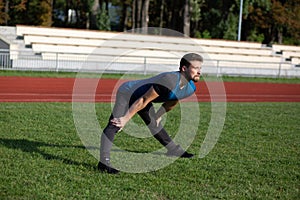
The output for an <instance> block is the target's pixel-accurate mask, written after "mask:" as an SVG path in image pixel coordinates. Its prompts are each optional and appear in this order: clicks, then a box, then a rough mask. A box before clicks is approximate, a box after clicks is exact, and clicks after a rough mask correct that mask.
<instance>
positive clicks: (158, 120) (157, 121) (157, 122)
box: [156, 117, 161, 127]
mask: <svg viewBox="0 0 300 200" xmlns="http://www.w3.org/2000/svg"><path fill="white" fill-rule="evenodd" d="M160 122H161V117H159V118H157V119H156V126H157V127H158V125H159V123H160Z"/></svg>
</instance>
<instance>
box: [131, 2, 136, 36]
mask: <svg viewBox="0 0 300 200" xmlns="http://www.w3.org/2000/svg"><path fill="white" fill-rule="evenodd" d="M135 10H136V0H133V1H132V16H131V20H132V21H131V24H132V26H131V31H132V32H134V29H135V17H136V16H135Z"/></svg>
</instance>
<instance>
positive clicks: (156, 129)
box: [138, 104, 194, 158]
mask: <svg viewBox="0 0 300 200" xmlns="http://www.w3.org/2000/svg"><path fill="white" fill-rule="evenodd" d="M138 114H139V115H140V116H141V118H142V119H143V121H144V122H145V124H146V125H147V126H148V128H149V130H150V131H151V133H152V134H153V136H154V137H155V138H156V139H157V140H158V141H159V142H160V143H161V144H162V145H163V146H165V147H166V149H167V150H168V152H167V156H177V157H184V158H191V157H193V156H194V155H193V154H190V153H187V152H186V151H185V150H183V149H182V148H181V146H180V145H176V144H175V143H174V141H173V140H172V138H171V137H170V136H169V134H168V133H167V131H166V130H165V129H164V128H163V126H162V125H161V123H160V122H159V123H158V124H157V122H156V119H155V110H154V107H153V105H152V104H150V105H148V106H147V107H146V108H144V109H143V110H141V111H140V112H139V113H138Z"/></svg>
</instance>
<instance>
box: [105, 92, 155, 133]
mask: <svg viewBox="0 0 300 200" xmlns="http://www.w3.org/2000/svg"><path fill="white" fill-rule="evenodd" d="M158 96H159V95H158V94H157V92H156V91H155V90H154V88H153V87H151V88H150V89H149V90H148V91H147V92H146V93H145V94H144V95H143V96H142V97H140V98H138V99H137V100H136V101H135V102H134V103H133V104H132V105H131V106H130V108H129V110H128V111H127V113H126V114H125V115H124V116H123V117H120V118H113V119H112V120H111V122H112V124H113V125H115V126H117V127H120V128H123V127H124V126H125V124H126V123H127V122H128V121H129V120H130V119H131V118H132V117H133V116H134V115H135V114H136V113H137V112H138V111H140V110H142V109H143V108H145V107H146V106H147V104H148V103H150V102H151V101H152V100H154V99H155V98H157V97H158Z"/></svg>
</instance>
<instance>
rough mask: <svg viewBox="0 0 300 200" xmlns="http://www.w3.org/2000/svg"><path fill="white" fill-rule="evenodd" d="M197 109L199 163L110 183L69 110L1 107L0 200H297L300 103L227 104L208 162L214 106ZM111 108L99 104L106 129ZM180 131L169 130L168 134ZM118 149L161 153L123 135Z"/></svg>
mask: <svg viewBox="0 0 300 200" xmlns="http://www.w3.org/2000/svg"><path fill="white" fill-rule="evenodd" d="M199 107H200V110H201V120H200V124H199V131H198V133H197V136H196V138H195V140H194V141H193V143H192V145H191V147H190V148H189V151H190V152H192V153H195V154H196V155H197V156H196V158H193V159H178V160H176V161H175V162H174V163H172V164H171V165H168V166H167V167H165V168H162V169H160V170H158V171H153V172H149V173H140V174H134V173H120V174H119V175H109V174H104V173H99V172H97V171H96V168H95V166H96V164H97V160H96V159H95V158H94V157H93V156H92V155H91V154H89V152H88V151H87V150H86V149H85V147H84V146H83V144H82V142H81V140H80V138H79V136H78V134H77V132H76V129H75V126H74V122H73V117H72V104H71V103H1V104H0V113H1V114H0V155H1V156H0V165H1V168H0V199H264V200H265V199H289V200H290V199H299V194H300V193H299V189H300V184H299V183H300V170H299V166H300V160H299V158H300V125H299V120H300V114H299V111H300V103H228V104H227V115H226V121H225V126H224V129H223V131H222V133H221V136H220V138H219V140H218V143H217V145H216V146H215V148H214V149H213V150H212V151H211V152H210V153H209V154H208V155H207V156H206V157H205V158H202V159H200V158H198V155H199V149H200V147H201V144H202V142H203V139H204V136H205V134H206V131H207V128H208V123H209V121H210V115H211V114H210V110H211V105H210V103H199ZM110 108H111V107H110V104H108V103H98V104H96V110H97V116H98V119H99V123H100V124H101V126H104V125H105V124H106V120H107V119H106V118H108V116H109V114H110ZM179 111H180V109H175V110H173V111H171V112H170V114H169V115H168V121H169V120H170V121H173V120H177V116H178V112H179ZM101 119H105V120H101ZM176 128H177V127H176V126H175V127H174V125H172V123H168V122H167V123H166V129H167V130H168V131H170V132H174V131H176V130H175V129H176ZM116 143H118V144H122V145H123V146H124V148H127V149H128V150H131V149H132V150H134V151H137V152H139V151H140V152H145V151H150V150H152V149H155V148H160V145H159V144H158V142H156V140H154V139H153V138H149V139H146V140H145V141H144V142H139V143H137V139H134V138H132V137H128V136H127V135H126V134H122V133H120V134H119V135H118V136H117V137H116Z"/></svg>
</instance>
